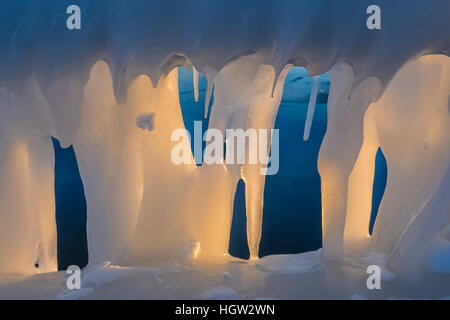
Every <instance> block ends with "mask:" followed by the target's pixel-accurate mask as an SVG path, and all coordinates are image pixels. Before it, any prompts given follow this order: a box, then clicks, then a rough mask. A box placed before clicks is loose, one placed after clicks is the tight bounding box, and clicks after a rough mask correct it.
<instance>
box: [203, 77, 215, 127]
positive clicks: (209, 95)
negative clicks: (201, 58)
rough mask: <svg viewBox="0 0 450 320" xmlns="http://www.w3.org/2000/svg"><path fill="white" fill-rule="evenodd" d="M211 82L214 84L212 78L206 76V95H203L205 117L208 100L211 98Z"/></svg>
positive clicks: (206, 115) (206, 116)
mask: <svg viewBox="0 0 450 320" xmlns="http://www.w3.org/2000/svg"><path fill="white" fill-rule="evenodd" d="M213 84H214V80H213V78H212V77H209V76H208V87H207V89H206V97H205V119H206V118H208V110H209V101H210V100H211V94H212V88H213Z"/></svg>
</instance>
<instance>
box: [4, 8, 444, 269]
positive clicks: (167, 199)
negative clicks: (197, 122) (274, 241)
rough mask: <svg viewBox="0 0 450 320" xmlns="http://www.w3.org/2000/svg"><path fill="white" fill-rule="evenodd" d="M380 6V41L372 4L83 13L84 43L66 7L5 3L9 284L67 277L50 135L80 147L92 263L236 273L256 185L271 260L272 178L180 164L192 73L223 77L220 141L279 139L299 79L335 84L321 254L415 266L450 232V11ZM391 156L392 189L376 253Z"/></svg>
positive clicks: (324, 168) (254, 215)
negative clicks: (233, 240) (368, 23)
mask: <svg viewBox="0 0 450 320" xmlns="http://www.w3.org/2000/svg"><path fill="white" fill-rule="evenodd" d="M378 2H379V4H380V6H381V7H382V8H383V9H382V14H383V18H382V29H381V30H377V31H369V30H368V29H366V28H365V18H366V17H367V16H366V13H365V12H366V8H367V7H368V5H369V4H371V2H370V1H366V0H364V1H358V2H355V1H352V0H342V1H327V0H319V1H309V0H308V1H306V0H304V1H299V0H286V1H283V2H276V1H254V2H244V3H242V2H238V1H235V2H231V1H229V0H220V1H219V0H218V1H200V0H199V1H196V2H195V3H191V2H189V1H186V0H171V1H167V0H164V1H163V0H160V1H143V0H141V1H133V2H132V3H130V2H127V1H121V0H110V1H106V0H98V1H90V0H85V1H79V5H80V7H81V10H82V13H83V14H82V17H83V18H82V29H81V30H77V31H69V30H67V29H66V28H65V25H66V24H65V19H66V18H67V15H66V14H65V12H66V7H67V6H68V4H70V3H68V2H67V1H58V2H57V3H56V2H55V1H53V0H41V1H20V2H18V1H15V0H5V1H1V3H0V21H1V22H0V26H1V28H0V49H1V50H0V70H1V72H0V84H1V85H2V87H1V89H0V124H1V125H0V132H1V135H0V153H1V157H2V161H1V162H0V176H1V181H0V201H1V202H0V206H1V207H0V249H1V250H0V273H14V272H17V273H25V274H30V273H35V272H39V271H49V270H55V269H56V231H55V229H56V226H55V221H54V192H53V191H54V186H53V161H54V160H53V151H52V145H51V139H50V136H54V137H56V138H58V139H59V140H60V141H61V144H62V145H63V146H69V145H71V144H73V145H74V149H75V152H76V156H77V160H78V164H79V168H80V173H81V177H82V179H83V184H84V187H85V195H86V200H87V210H88V211H87V216H88V218H87V219H88V226H87V228H88V244H89V263H90V264H91V265H92V264H96V263H99V262H102V261H105V260H110V261H112V262H113V263H118V262H121V263H124V264H125V263H128V264H138V263H147V262H149V261H152V260H164V259H167V258H173V257H176V258H177V259H185V260H186V259H187V260H189V259H200V260H202V259H206V260H207V259H209V260H212V261H216V260H221V259H223V258H224V256H226V255H227V249H228V237H229V229H230V221H231V210H232V201H233V199H234V193H235V189H236V184H237V181H238V180H239V179H240V178H242V179H243V180H244V181H245V184H246V207H247V211H246V212H247V236H248V243H249V248H250V254H251V258H252V259H256V258H257V257H258V247H259V240H260V237H261V223H262V212H263V194H264V185H265V176H264V175H261V170H263V171H264V170H265V168H264V167H263V166H262V165H261V164H260V163H258V164H256V165H224V164H222V163H219V164H215V165H203V166H201V167H197V166H196V165H195V163H194V161H193V157H192V154H187V155H186V157H187V158H189V159H190V160H191V161H190V164H188V165H180V166H178V165H175V164H174V163H173V162H172V161H171V158H170V156H171V151H172V147H173V146H174V145H175V144H176V142H174V141H172V140H171V134H172V132H173V131H174V130H175V129H179V128H184V126H183V119H182V115H181V111H180V106H179V92H178V76H177V70H176V67H178V66H185V67H187V68H189V69H192V68H195V69H194V70H198V71H199V72H202V73H203V74H204V75H205V76H206V78H207V79H208V81H207V88H206V91H207V92H206V99H205V117H207V115H208V112H209V110H208V107H209V102H210V98H211V95H212V91H213V87H214V88H215V89H214V90H215V91H214V104H213V106H212V109H211V111H210V114H211V115H210V121H209V127H210V128H217V129H219V130H221V131H222V132H224V130H225V129H232V128H242V129H244V130H245V129H247V128H255V129H259V128H264V129H271V128H273V125H274V122H275V117H276V114H277V110H278V105H279V102H280V99H281V97H282V88H283V83H284V80H285V77H286V74H287V73H288V70H289V68H290V67H291V66H294V65H295V66H304V67H306V69H307V70H308V74H310V75H312V76H313V75H317V74H320V73H324V72H327V71H329V70H330V79H331V88H330V97H329V101H328V128H327V133H326V135H325V138H324V141H323V145H322V147H321V150H320V155H319V161H318V168H319V172H320V175H321V178H322V206H323V237H324V238H323V246H324V247H323V254H324V256H325V257H326V258H327V259H329V258H342V254H343V253H344V252H345V253H351V254H355V253H356V254H359V253H363V254H364V255H367V254H369V253H370V249H374V250H376V251H381V252H383V254H387V255H389V254H392V258H391V260H390V261H391V264H389V265H391V266H392V268H393V269H396V268H397V270H400V269H402V268H403V266H410V265H411V266H412V264H410V263H409V262H408V261H409V257H410V254H409V253H410V252H411V251H412V250H414V248H415V247H414V245H413V244H419V243H421V241H422V240H423V239H428V238H434V236H435V235H436V234H437V233H438V232H439V231H440V230H441V229H444V228H445V227H446V226H448V214H449V210H448V196H446V195H448V173H446V172H448V163H449V160H448V157H449V152H448V146H449V145H450V144H449V132H448V130H449V129H448V122H449V114H448V111H449V110H448V108H449V106H448V95H449V84H448V83H449V81H448V77H449V75H448V64H449V62H448V61H449V58H448V57H447V56H444V55H448V54H449V53H450V38H449V37H448V32H447V30H449V29H450V20H449V19H448V16H449V13H450V2H449V1H447V0H434V1H423V0H410V1H408V2H405V1H399V0H389V1H387V0H386V1H378ZM94 17H95V18H94ZM324 17H326V19H324ZM399 17H407V19H406V18H405V19H404V20H401V21H400V20H399ZM431 54H435V55H431ZM436 54H443V55H436ZM425 55H428V56H426V57H423V58H419V57H421V56H425ZM417 58H419V59H418V60H414V59H417ZM405 64H406V65H405ZM404 65H405V66H404ZM403 66H404V67H403ZM402 67H403V68H402ZM399 70H400V71H399ZM193 77H194V78H198V74H197V73H196V71H195V72H194V76H193ZM391 80H392V81H391ZM194 82H195V96H196V97H197V96H198V79H196V80H195V81H194ZM373 102H376V103H374V104H373V105H372V106H370V108H369V105H371V104H372V103H373ZM313 105H314V104H313V103H311V110H310V111H312V109H313V108H312V107H313ZM366 110H368V111H367V112H366ZM309 119H310V120H311V119H312V112H310V117H309ZM310 120H308V124H307V128H308V127H309V128H310V124H311V121H310ZM142 129H144V130H142ZM305 131H306V132H307V130H305ZM186 141H187V142H186V143H189V141H188V140H186ZM379 146H380V147H381V148H382V150H383V152H384V154H385V155H386V158H387V162H388V170H389V174H388V185H387V188H386V194H385V197H384V199H383V202H382V204H381V206H380V213H379V218H378V219H377V222H376V225H375V228H374V233H373V236H372V239H369V238H368V237H367V229H368V219H369V214H370V211H369V210H370V201H371V184H372V183H371V182H372V179H373V163H374V159H375V152H376V150H377V148H378V147H379ZM266 147H267V148H265V149H267V150H264V151H269V150H270V144H268V145H267V146H266ZM189 150H190V149H189ZM229 151H230V150H228V152H229ZM247 151H249V150H247ZM443 177H444V178H443ZM300 187H301V186H299V188H300ZM423 251H424V252H427V249H426V248H425V247H424V249H423ZM417 257H418V258H417V259H418V260H417V263H414V265H415V264H418V265H421V264H423V263H424V259H425V253H424V254H421V255H417ZM35 265H36V266H35ZM396 266H397V267H396ZM398 266H400V269H398Z"/></svg>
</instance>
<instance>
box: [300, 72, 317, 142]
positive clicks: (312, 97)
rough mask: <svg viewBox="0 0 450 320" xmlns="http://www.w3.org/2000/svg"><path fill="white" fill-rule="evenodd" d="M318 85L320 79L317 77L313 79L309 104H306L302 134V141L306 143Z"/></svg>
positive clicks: (314, 108)
mask: <svg viewBox="0 0 450 320" xmlns="http://www.w3.org/2000/svg"><path fill="white" fill-rule="evenodd" d="M319 85H320V78H319V76H315V77H314V82H313V85H312V88H311V95H310V97H309V103H308V113H307V115H306V122H305V131H304V133H303V141H308V139H309V134H310V132H311V126H312V122H313V119H314V111H315V110H316V101H317V94H318V93H319Z"/></svg>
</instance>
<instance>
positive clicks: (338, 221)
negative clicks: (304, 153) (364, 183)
mask: <svg viewBox="0 0 450 320" xmlns="http://www.w3.org/2000/svg"><path fill="white" fill-rule="evenodd" d="M330 80H331V85H330V95H329V98H328V126H327V131H326V134H325V137H324V140H323V142H322V146H321V148H320V152H319V159H318V169H319V173H320V176H321V182H322V187H321V189H322V229H323V251H324V255H325V257H327V258H330V259H337V258H339V257H340V256H341V254H342V252H343V240H344V228H345V217H346V210H347V191H348V190H347V188H348V181H349V175H350V173H351V171H352V169H353V166H354V164H355V162H356V159H357V157H358V153H359V150H360V148H361V145H362V142H363V117H364V113H365V111H366V110H367V108H368V106H369V104H370V103H371V102H373V101H375V100H376V99H378V97H379V95H380V94H381V83H380V81H379V80H378V79H376V78H373V77H370V78H367V79H365V80H363V81H362V82H360V83H359V84H358V85H357V86H356V87H354V81H355V74H354V72H353V69H352V67H351V66H350V65H348V64H344V63H338V64H337V65H335V66H334V67H333V68H332V69H331V71H330ZM353 88H354V89H353Z"/></svg>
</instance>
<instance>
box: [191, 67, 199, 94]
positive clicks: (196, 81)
mask: <svg viewBox="0 0 450 320" xmlns="http://www.w3.org/2000/svg"><path fill="white" fill-rule="evenodd" d="M192 72H193V82H194V97H195V102H198V71H197V69H195V67H192Z"/></svg>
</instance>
